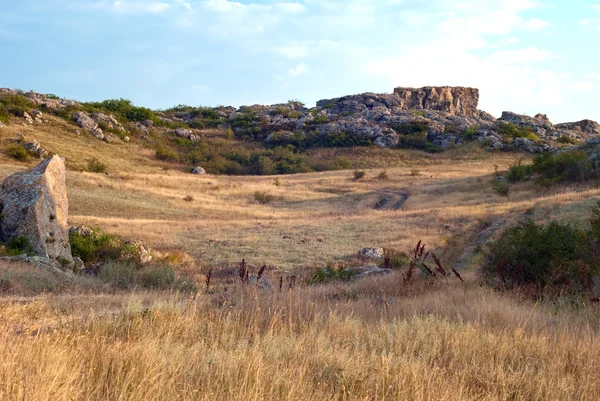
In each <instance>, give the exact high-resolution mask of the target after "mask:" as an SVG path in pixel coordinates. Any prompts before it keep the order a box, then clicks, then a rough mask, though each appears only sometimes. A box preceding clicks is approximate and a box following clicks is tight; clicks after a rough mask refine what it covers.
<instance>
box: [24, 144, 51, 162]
mask: <svg viewBox="0 0 600 401" xmlns="http://www.w3.org/2000/svg"><path fill="white" fill-rule="evenodd" d="M23 147H24V148H25V149H27V150H28V151H29V152H30V153H33V154H35V155H36V156H37V157H39V158H40V159H45V158H46V157H47V156H48V151H47V150H46V149H44V148H43V147H42V146H41V145H40V144H39V143H38V142H37V141H31V142H25V143H24V144H23Z"/></svg>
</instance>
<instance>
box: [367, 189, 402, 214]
mask: <svg viewBox="0 0 600 401" xmlns="http://www.w3.org/2000/svg"><path fill="white" fill-rule="evenodd" d="M380 194H381V198H380V199H379V201H377V203H376V204H375V209H376V210H400V209H402V206H404V204H405V203H406V201H407V200H408V198H410V194H409V193H408V191H407V190H406V189H401V190H400V191H394V190H384V191H381V192H380Z"/></svg>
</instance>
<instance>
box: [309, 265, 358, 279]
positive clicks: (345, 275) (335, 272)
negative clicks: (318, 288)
mask: <svg viewBox="0 0 600 401" xmlns="http://www.w3.org/2000/svg"><path fill="white" fill-rule="evenodd" d="M354 275H355V274H354V272H353V271H351V270H350V271H348V270H345V269H334V268H333V267H332V266H331V265H328V266H327V267H326V268H324V269H321V268H319V269H317V270H315V272H314V273H313V276H312V277H311V278H310V279H309V280H308V283H309V284H325V283H328V282H331V281H350V280H351V279H352V277H354Z"/></svg>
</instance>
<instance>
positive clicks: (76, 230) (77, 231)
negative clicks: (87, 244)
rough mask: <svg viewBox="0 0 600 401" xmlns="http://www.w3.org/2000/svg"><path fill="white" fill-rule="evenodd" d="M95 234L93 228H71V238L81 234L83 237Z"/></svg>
mask: <svg viewBox="0 0 600 401" xmlns="http://www.w3.org/2000/svg"><path fill="white" fill-rule="evenodd" d="M93 233H94V232H93V231H92V229H91V228H89V227H86V226H77V227H71V228H69V236H71V235H73V234H79V235H80V236H82V237H90V236H91V235H92V234H93Z"/></svg>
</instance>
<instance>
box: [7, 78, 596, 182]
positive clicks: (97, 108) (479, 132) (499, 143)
mask: <svg viewBox="0 0 600 401" xmlns="http://www.w3.org/2000/svg"><path fill="white" fill-rule="evenodd" d="M478 102H479V90H478V89H475V88H464V87H424V88H396V89H394V91H393V93H391V94H376V93H363V94H359V95H351V96H344V97H341V98H334V99H325V100H320V101H318V102H317V105H316V107H313V108H307V107H305V106H304V104H302V103H301V102H298V101H290V102H288V103H284V104H275V105H269V106H264V105H252V106H242V107H239V108H237V109H236V108H234V107H214V108H209V107H191V106H186V105H179V106H176V107H173V108H171V109H167V110H160V111H153V110H150V109H147V108H143V107H136V106H134V105H133V104H132V103H131V102H129V101H127V100H123V99H120V100H106V101H104V102H98V103H79V102H76V101H72V100H66V99H61V98H59V97H57V96H55V95H44V94H39V93H35V92H21V91H16V90H11V89H0V124H2V125H0V127H2V126H3V125H5V124H8V123H11V122H12V123H23V124H28V125H33V124H44V113H48V114H51V115H55V116H58V117H61V118H63V119H65V120H66V121H67V122H69V123H70V124H73V131H74V133H76V134H77V135H89V136H91V137H93V138H96V139H98V140H103V141H105V142H108V143H112V142H129V141H132V140H133V141H139V142H142V143H144V142H145V143H146V144H147V145H149V147H151V148H154V149H156V157H157V158H158V159H161V160H166V161H172V162H179V163H185V164H189V165H191V167H190V171H192V170H195V171H199V172H202V171H203V168H204V167H206V170H207V171H208V172H215V173H228V174H284V173H295V172H306V171H311V170H315V169H317V170H318V169H319V168H314V166H311V165H310V163H308V164H306V163H305V162H304V161H303V160H302V158H301V157H299V156H297V155H298V154H301V153H302V152H303V151H306V150H308V149H311V148H335V147H353V146H376V147H380V148H413V149H419V150H423V151H428V152H439V151H443V150H445V149H449V148H452V147H456V146H461V145H464V144H466V143H468V142H475V143H479V144H480V146H481V147H483V148H485V149H487V150H489V151H513V150H514V151H522V152H528V153H542V152H551V153H554V152H556V151H558V150H560V149H561V148H564V147H569V146H572V145H576V144H581V143H583V142H584V141H586V140H588V139H590V138H592V137H595V136H598V135H600V125H599V124H598V123H596V122H594V121H591V120H583V121H578V122H570V123H561V124H556V125H555V124H552V123H551V122H550V120H549V119H548V118H547V117H546V116H545V115H543V114H537V115H536V116H534V117H530V116H526V115H519V114H516V113H513V112H508V111H507V112H504V113H502V115H501V117H500V118H495V117H493V116H492V115H490V114H488V113H486V112H484V111H481V110H479V109H478V108H477V107H478ZM207 130H219V131H221V132H223V133H225V135H226V136H227V137H228V138H229V139H233V140H237V141H238V142H237V145H236V146H237V148H236V147H235V146H234V147H232V146H231V144H227V145H222V146H221V147H220V149H218V150H216V151H213V146H212V145H211V144H210V143H208V144H207V141H206V138H207V134H206V133H207ZM24 146H25V147H26V148H27V149H33V152H34V153H37V154H39V156H40V157H44V156H45V154H44V149H43V147H42V146H40V144H37V143H28V144H24ZM248 149H251V152H250V153H248V152H247V150H248ZM274 150H278V151H274ZM295 155H296V156H295ZM200 165H202V166H200ZM194 167H198V168H195V169H193V168H194ZM331 168H333V167H332V166H325V167H323V169H331Z"/></svg>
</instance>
